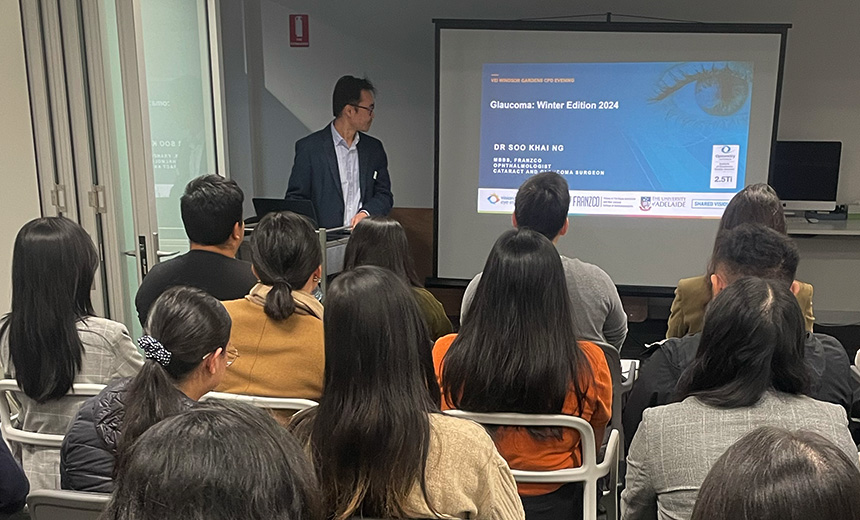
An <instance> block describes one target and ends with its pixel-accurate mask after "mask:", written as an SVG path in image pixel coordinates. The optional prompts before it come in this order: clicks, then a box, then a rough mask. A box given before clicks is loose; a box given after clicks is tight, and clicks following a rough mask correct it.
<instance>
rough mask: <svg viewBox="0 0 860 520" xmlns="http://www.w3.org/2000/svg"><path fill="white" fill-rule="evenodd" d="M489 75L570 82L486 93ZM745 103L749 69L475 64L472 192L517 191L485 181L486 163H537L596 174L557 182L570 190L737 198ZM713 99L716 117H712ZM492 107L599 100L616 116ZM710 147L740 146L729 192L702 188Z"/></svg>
mask: <svg viewBox="0 0 860 520" xmlns="http://www.w3.org/2000/svg"><path fill="white" fill-rule="evenodd" d="M492 74H499V75H500V76H501V77H533V78H543V77H547V78H549V77H574V78H575V82H574V83H537V84H535V83H492V82H491V81H490V78H491V75H492ZM751 94H752V63H748V62H685V63H678V62H672V63H666V62H660V63H653V62H650V63H539V64H511V63H505V64H497V63H496V64H484V68H483V90H482V108H481V154H480V180H479V186H480V187H482V188H518V187H519V186H520V184H522V183H523V181H524V180H525V179H526V178H527V176H526V175H517V174H494V173H493V160H494V158H495V157H535V158H537V157H539V158H541V159H543V162H544V163H551V164H552V168H553V169H554V170H559V169H568V170H577V169H580V170H581V169H587V170H603V171H605V175H603V176H575V175H566V176H565V178H566V179H567V180H568V184H569V185H570V189H572V190H613V191H628V190H629V191H664V192H714V193H726V192H736V191H738V190H739V189H741V188H742V187H743V186H744V180H745V174H746V149H747V142H748V137H749V118H750V97H751ZM657 98H661V99H659V100H657ZM717 98H719V99H720V100H722V101H723V102H724V105H723V107H724V108H722V109H721V108H719V107H716V108H715V105H716V103H715V100H716V99H717ZM492 100H497V101H502V102H534V101H538V100H546V101H559V102H566V101H587V102H593V103H597V102H599V101H601V100H604V101H618V102H619V109H617V110H596V109H595V110H568V109H561V110H541V109H533V110H510V109H507V110H501V109H491V108H490V102H491V101H492ZM727 100H728V101H727ZM725 103H728V104H730V105H732V107H731V108H728V109H727V108H725ZM708 109H710V112H711V113H709V112H708V111H706V110H708ZM729 111H731V113H728V112H729ZM495 143H503V144H513V143H523V144H526V145H528V144H550V145H552V144H563V145H564V151H563V152H528V151H526V152H511V151H495V150H494V149H493V148H494V144H495ZM716 144H737V145H740V156H739V164H738V179H737V184H736V186H737V188H736V189H733V190H731V189H714V190H712V189H711V188H710V175H711V159H712V153H713V145H716ZM538 169H539V170H540V169H541V168H538Z"/></svg>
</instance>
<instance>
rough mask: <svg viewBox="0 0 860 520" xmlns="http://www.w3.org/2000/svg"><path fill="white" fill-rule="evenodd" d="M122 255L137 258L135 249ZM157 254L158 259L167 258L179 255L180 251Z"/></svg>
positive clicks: (159, 252)
mask: <svg viewBox="0 0 860 520" xmlns="http://www.w3.org/2000/svg"><path fill="white" fill-rule="evenodd" d="M122 254H124V255H125V256H137V255H136V254H135V251H134V249H129V250H128V251H123V252H122ZM155 254H156V255H158V258H164V257H165V256H173V255H178V254H179V251H158V252H157V253H155Z"/></svg>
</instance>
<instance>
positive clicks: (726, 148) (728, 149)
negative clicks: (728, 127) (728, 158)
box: [720, 145, 732, 153]
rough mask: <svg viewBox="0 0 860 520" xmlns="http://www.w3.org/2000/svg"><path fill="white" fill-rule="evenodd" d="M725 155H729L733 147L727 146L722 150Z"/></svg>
mask: <svg viewBox="0 0 860 520" xmlns="http://www.w3.org/2000/svg"><path fill="white" fill-rule="evenodd" d="M720 150H721V151H722V152H723V153H729V152H731V151H732V147H731V146H729V145H725V146H723V147H722V148H721V149H720Z"/></svg>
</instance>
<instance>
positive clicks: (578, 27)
mask: <svg viewBox="0 0 860 520" xmlns="http://www.w3.org/2000/svg"><path fill="white" fill-rule="evenodd" d="M433 24H434V25H435V34H436V41H435V54H436V57H435V73H434V75H435V78H434V90H435V106H434V132H433V271H432V275H431V277H430V278H429V279H428V280H427V283H428V285H433V286H439V287H457V286H460V285H461V284H462V281H460V279H452V278H445V279H440V278H439V136H440V128H439V106H440V93H439V87H440V74H439V73H440V68H441V53H440V45H441V38H440V36H441V32H442V30H443V29H445V30H449V29H466V30H505V31H577V32H642V33H717V34H721V33H722V34H778V35H780V45H779V64H778V70H777V79H776V93H775V99H774V113H773V114H774V115H773V130H772V135H771V141H770V153H769V157H770V160H769V162H768V179H770V178H771V176H772V175H773V163H774V161H773V159H774V148H775V145H776V140H777V133H778V130H779V109H780V100H781V98H782V83H783V77H784V73H785V49H786V43H787V39H788V30H789V29H791V27H792V25H791V24H785V23H700V22H611V21H610V22H578V21H577V22H566V21H537V20H480V19H452V18H434V19H433ZM617 287H618V290H619V292H623V293H625V294H630V295H643V296H658V295H660V296H671V294H673V291H674V287H666V286H662V287H658V286H643V285H618V286H617Z"/></svg>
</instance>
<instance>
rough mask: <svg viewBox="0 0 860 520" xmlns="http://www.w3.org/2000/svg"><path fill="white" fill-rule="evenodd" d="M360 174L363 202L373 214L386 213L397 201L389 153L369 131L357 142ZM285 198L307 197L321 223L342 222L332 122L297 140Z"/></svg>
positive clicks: (331, 224) (334, 225)
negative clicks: (390, 176)
mask: <svg viewBox="0 0 860 520" xmlns="http://www.w3.org/2000/svg"><path fill="white" fill-rule="evenodd" d="M357 147H358V177H359V185H360V187H361V205H360V208H359V209H363V210H366V211H367V212H368V213H370V214H371V215H387V214H388V212H389V211H391V206H392V205H393V204H394V196H393V195H392V194H391V179H390V178H389V176H388V156H386V155H385V150H384V149H383V148H382V142H380V141H379V139H374V138H373V137H370V136H369V135H367V134H361V138H360V139H359V141H358V145H357ZM286 198H288V199H305V200H310V201H311V202H313V204H314V209H315V210H316V213H317V219H318V220H319V222H318V223H319V225H320V226H322V227H326V228H333V227H340V226H342V225H343V218H344V215H343V204H344V202H343V192H342V190H341V188H340V172H339V170H338V167H337V155H336V154H335V151H334V142H333V141H332V136H331V125H327V126H326V127H325V128H323V129H322V130H320V131H319V132H314V133H312V134H311V135H309V136H307V137H305V138H303V139H300V140H299V141H298V142H296V159H295V162H293V171H292V173H291V174H290V182H289V184H288V186H287V194H286Z"/></svg>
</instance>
